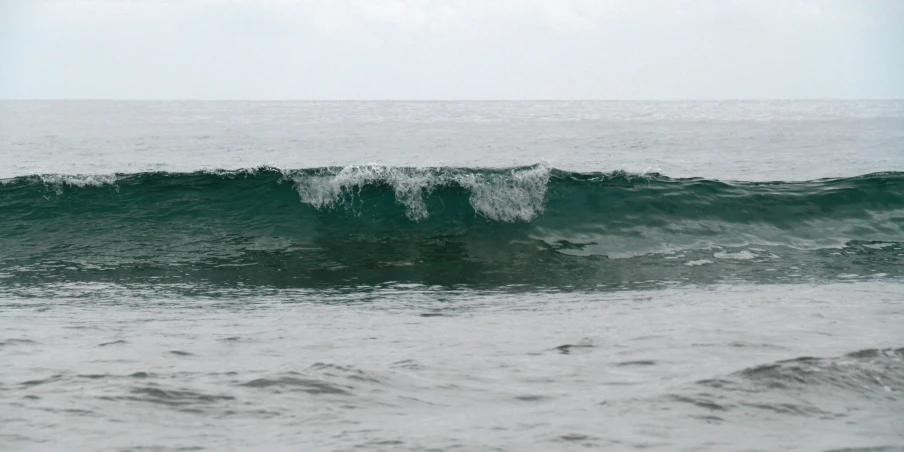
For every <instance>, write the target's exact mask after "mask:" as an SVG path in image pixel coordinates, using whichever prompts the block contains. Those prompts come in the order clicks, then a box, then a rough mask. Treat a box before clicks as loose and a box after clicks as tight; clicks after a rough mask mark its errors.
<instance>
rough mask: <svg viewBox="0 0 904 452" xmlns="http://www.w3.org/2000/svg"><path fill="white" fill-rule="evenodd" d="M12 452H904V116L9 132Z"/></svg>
mask: <svg viewBox="0 0 904 452" xmlns="http://www.w3.org/2000/svg"><path fill="white" fill-rule="evenodd" d="M0 113H2V114H0V158H2V159H4V165H3V168H2V169H0V178H2V180H0V426H2V427H0V448H2V449H3V450H234V449H239V450H428V449H432V450H456V449H457V450H538V451H540V450H544V451H545V450H578V449H584V448H603V449H614V450H620V449H640V448H644V449H647V448H654V449H662V450H825V451H828V450H902V448H904V428H902V426H904V327H901V325H904V315H902V314H904V285H902V277H904V102H899V101H882V102H875V101H869V102H859V101H858V102H816V101H813V102H809V101H808V102H664V103H657V102H522V103H517V102H516V103H511V102H496V103H493V102H490V103H477V102H470V103H469V102H420V103H392V102H389V103H379V102H377V103H356V102H350V103H341V102H339V103H321V102H311V103H291V102H288V103H279V102H275V103H229V102H227V103H219V102H188V103H183V102H147V103H145V102H133V103H130V102H0Z"/></svg>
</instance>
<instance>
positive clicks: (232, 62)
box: [0, 0, 904, 99]
mask: <svg viewBox="0 0 904 452" xmlns="http://www.w3.org/2000/svg"><path fill="white" fill-rule="evenodd" d="M0 98H64V99H80V98H93V99H726V98H728V99H737V98H904V0H885V1H880V0H834V1H829V0H825V1H816V0H746V1H744V0H718V1H716V0H693V1H690V0H689V1H681V0H0Z"/></svg>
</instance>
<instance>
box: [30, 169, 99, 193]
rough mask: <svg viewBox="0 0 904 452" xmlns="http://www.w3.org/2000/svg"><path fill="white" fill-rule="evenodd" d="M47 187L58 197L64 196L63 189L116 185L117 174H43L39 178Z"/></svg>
mask: <svg viewBox="0 0 904 452" xmlns="http://www.w3.org/2000/svg"><path fill="white" fill-rule="evenodd" d="M37 177H38V178H39V179H40V180H41V182H43V183H44V184H45V185H49V186H50V187H52V188H53V191H54V192H56V194H57V195H61V194H63V187H64V186H67V185H68V186H70V187H79V188H81V187H100V186H103V185H113V184H115V183H116V180H117V177H116V175H115V174H41V175H39V176H37Z"/></svg>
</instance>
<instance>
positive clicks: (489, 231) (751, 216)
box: [0, 165, 904, 286]
mask: <svg viewBox="0 0 904 452" xmlns="http://www.w3.org/2000/svg"><path fill="white" fill-rule="evenodd" d="M902 243H904V173H896V172H889V173H875V174H869V175H864V176H859V177H853V178H843V179H823V180H816V181H807V182H780V181H776V182H725V181H717V180H707V179H700V178H689V179H673V178H669V177H666V176H663V175H660V174H630V173H625V172H611V173H576V172H567V171H561V170H557V169H554V168H550V167H548V166H545V165H534V166H528V167H517V168H507V169H470V168H404V167H389V166H379V165H365V166H350V167H344V168H339V167H331V168H311V169H299V170H281V169H277V168H268V167H263V168H257V169H248V170H238V171H204V172H194V173H163V172H160V173H138V174H110V175H34V176H24V177H18V178H14V179H7V180H4V181H2V184H0V283H2V281H6V282H7V283H9V282H10V281H13V282H15V281H18V280H21V278H26V279H28V278H51V279H54V280H60V279H62V280H72V279H77V280H110V279H112V280H117V281H122V280H134V279H147V278H164V279H172V278H176V277H178V278H202V279H205V280H213V281H220V282H240V281H246V282H252V283H262V284H281V285H282V284H288V285H309V284H336V283H343V284H358V283H365V284H370V283H381V282H386V281H414V282H431V283H436V284H452V285H454V284H471V283H489V284H522V283H529V284H552V285H563V284H564V285H595V286H604V285H616V286H618V285H624V284H633V283H636V282H642V281H657V282H664V281H665V282H668V281H671V282H675V281H679V282H680V281H685V282H707V281H711V280H718V279H719V278H725V277H732V278H741V279H754V280H756V279H757V278H760V277H759V276H756V275H758V274H762V273H764V272H771V276H770V279H771V280H775V279H776V278H783V277H799V278H838V277H841V278H845V277H847V278H863V277H877V275H878V276H879V277H884V276H888V277H897V276H900V275H899V273H901V268H904V266H901V261H902V255H904V252H902V245H901V244H902Z"/></svg>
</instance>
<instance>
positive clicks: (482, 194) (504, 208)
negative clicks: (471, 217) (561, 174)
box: [456, 165, 550, 222]
mask: <svg viewBox="0 0 904 452" xmlns="http://www.w3.org/2000/svg"><path fill="white" fill-rule="evenodd" d="M549 173H550V168H549V167H548V166H545V165H539V166H536V167H533V168H530V169H521V170H512V171H511V172H510V173H505V174H484V173H469V174H462V175H459V176H458V177H457V178H456V182H458V183H459V184H461V185H462V186H463V187H465V188H468V189H469V190H470V191H471V205H472V206H473V207H474V210H476V211H477V212H479V213H481V214H483V215H486V216H487V217H488V218H490V219H493V220H497V221H507V222H513V221H516V220H522V221H530V220H533V219H534V218H535V217H536V216H537V215H538V214H540V213H542V212H543V201H544V200H545V198H546V184H547V182H549Z"/></svg>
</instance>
